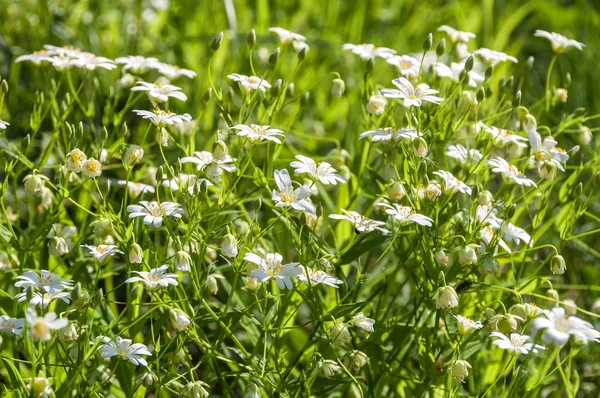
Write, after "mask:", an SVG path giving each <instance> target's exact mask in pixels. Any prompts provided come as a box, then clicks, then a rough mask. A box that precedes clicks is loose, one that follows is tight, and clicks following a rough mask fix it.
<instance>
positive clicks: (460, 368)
mask: <svg viewBox="0 0 600 398" xmlns="http://www.w3.org/2000/svg"><path fill="white" fill-rule="evenodd" d="M469 369H472V366H471V364H469V362H467V361H464V360H462V359H459V360H457V361H455V362H454V363H453V364H452V378H453V379H458V380H460V381H461V382H463V383H464V381H465V379H466V378H467V377H469Z"/></svg>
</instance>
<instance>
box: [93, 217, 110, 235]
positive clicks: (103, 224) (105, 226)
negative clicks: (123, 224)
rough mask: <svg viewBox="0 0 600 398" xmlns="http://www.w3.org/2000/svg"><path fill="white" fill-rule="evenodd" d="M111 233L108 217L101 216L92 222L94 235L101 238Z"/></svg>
mask: <svg viewBox="0 0 600 398" xmlns="http://www.w3.org/2000/svg"><path fill="white" fill-rule="evenodd" d="M112 233H113V228H112V224H111V222H110V220H109V219H108V218H104V217H101V218H99V219H97V220H96V221H95V222H94V235H95V236H96V238H99V239H103V238H105V237H106V236H107V235H111V234H112Z"/></svg>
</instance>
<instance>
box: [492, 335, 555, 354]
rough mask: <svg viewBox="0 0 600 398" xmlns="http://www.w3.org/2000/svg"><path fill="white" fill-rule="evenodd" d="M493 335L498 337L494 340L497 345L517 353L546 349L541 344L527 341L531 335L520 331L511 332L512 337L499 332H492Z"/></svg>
mask: <svg viewBox="0 0 600 398" xmlns="http://www.w3.org/2000/svg"><path fill="white" fill-rule="evenodd" d="M492 336H493V337H497V338H498V340H494V343H493V344H494V345H495V346H497V347H499V348H502V349H503V350H506V351H509V352H513V353H515V354H528V353H529V351H533V352H535V353H537V352H538V350H545V349H546V348H545V347H543V346H541V345H539V344H533V343H526V341H527V340H529V336H524V335H520V334H518V333H511V334H510V338H509V337H507V336H506V335H504V334H502V333H499V332H492Z"/></svg>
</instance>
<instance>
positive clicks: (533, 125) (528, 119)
mask: <svg viewBox="0 0 600 398" xmlns="http://www.w3.org/2000/svg"><path fill="white" fill-rule="evenodd" d="M523 130H525V131H526V132H528V133H529V132H531V131H536V130H537V121H536V120H535V117H534V116H533V115H532V114H530V113H528V114H527V115H525V119H524V120H523Z"/></svg>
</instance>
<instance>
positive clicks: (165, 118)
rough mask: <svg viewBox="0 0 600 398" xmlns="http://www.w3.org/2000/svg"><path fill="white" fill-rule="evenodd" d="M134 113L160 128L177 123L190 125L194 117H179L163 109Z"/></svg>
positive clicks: (185, 114) (185, 115) (135, 111)
mask: <svg viewBox="0 0 600 398" xmlns="http://www.w3.org/2000/svg"><path fill="white" fill-rule="evenodd" d="M133 112H134V113H135V114H137V115H138V116H141V117H142V118H143V119H149V120H150V121H151V122H152V123H153V124H154V125H155V126H156V127H158V128H162V127H165V126H172V125H173V124H175V123H184V122H185V123H189V122H191V121H192V117H191V116H190V115H189V114H187V113H184V114H183V115H178V114H176V113H173V112H171V111H163V110H161V109H155V110H153V111H152V112H150V111H143V110H134V111H133Z"/></svg>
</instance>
